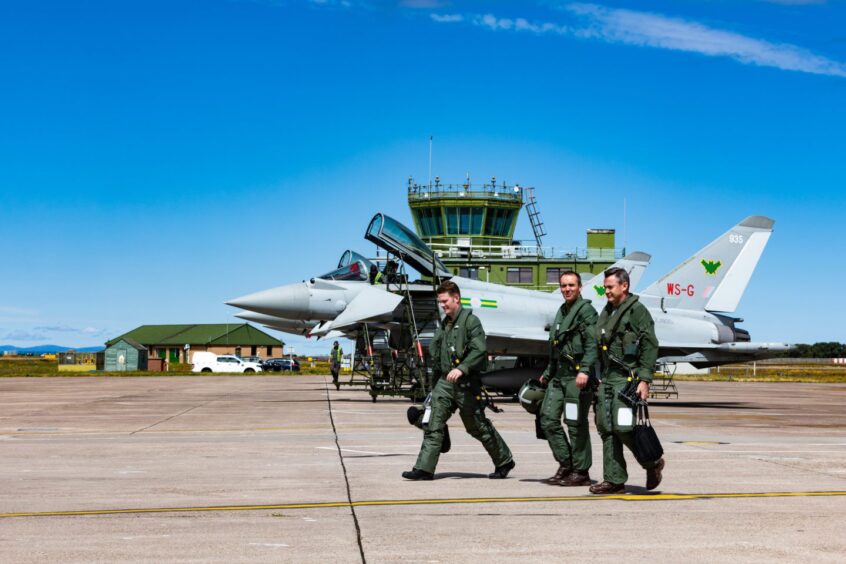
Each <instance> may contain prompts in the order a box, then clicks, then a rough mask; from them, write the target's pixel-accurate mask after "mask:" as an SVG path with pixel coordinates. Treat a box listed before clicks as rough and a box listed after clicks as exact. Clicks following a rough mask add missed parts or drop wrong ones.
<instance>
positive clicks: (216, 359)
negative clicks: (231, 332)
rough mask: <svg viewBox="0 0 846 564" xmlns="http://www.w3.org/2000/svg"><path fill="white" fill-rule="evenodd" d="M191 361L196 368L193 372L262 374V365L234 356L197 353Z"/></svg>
mask: <svg viewBox="0 0 846 564" xmlns="http://www.w3.org/2000/svg"><path fill="white" fill-rule="evenodd" d="M191 360H192V361H193V363H194V366H193V367H192V368H191V372H244V373H249V372H261V371H262V368H261V365H259V364H258V363H255V362H246V361H244V360H243V359H240V358H238V357H237V356H235V355H232V354H215V353H212V352H205V351H199V352H195V353H194V355H193V356H192V358H191Z"/></svg>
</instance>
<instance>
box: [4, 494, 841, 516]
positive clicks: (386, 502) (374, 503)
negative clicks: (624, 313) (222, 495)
mask: <svg viewBox="0 0 846 564" xmlns="http://www.w3.org/2000/svg"><path fill="white" fill-rule="evenodd" d="M833 496H846V491H822V492H749V493H742V492H738V493H701V494H654V495H650V494H623V495H604V496H594V495H590V496H587V495H583V496H550V497H475V498H441V499H382V500H366V501H354V502H352V503H349V502H346V501H332V502H324V503H282V504H276V505H212V506H206V507H203V506H200V507H148V508H135V509H89V510H79V511H32V512H20V513H0V518H8V517H70V516H78V515H121V514H127V513H130V514H138V513H183V512H198V511H205V512H208V511H260V510H269V509H274V510H285V509H330V508H338V507H346V508H348V507H379V506H399V505H446V504H474V503H539V502H540V503H543V502H559V501H610V500H615V501H684V500H698V499H738V498H745V499H756V498H759V499H760V498H774V497H833Z"/></svg>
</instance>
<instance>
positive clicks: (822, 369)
mask: <svg viewBox="0 0 846 564" xmlns="http://www.w3.org/2000/svg"><path fill="white" fill-rule="evenodd" d="M675 379H676V380H679V381H685V380H687V381H706V380H713V381H717V382H819V383H844V382H846V366H838V365H833V364H803V365H796V364H786V365H772V364H769V365H765V366H762V365H758V366H753V365H752V364H751V363H750V364H729V365H726V366H720V367H719V370H718V369H716V368H712V369H711V373H710V374H677V375H676V376H675Z"/></svg>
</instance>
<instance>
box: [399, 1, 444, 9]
mask: <svg viewBox="0 0 846 564" xmlns="http://www.w3.org/2000/svg"><path fill="white" fill-rule="evenodd" d="M443 4H444V2H442V1H441V0H400V3H399V5H400V6H402V7H403V8H428V9H431V8H440V7H441V6H442V5H443Z"/></svg>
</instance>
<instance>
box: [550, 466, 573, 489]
mask: <svg viewBox="0 0 846 564" xmlns="http://www.w3.org/2000/svg"><path fill="white" fill-rule="evenodd" d="M572 471H573V469H572V468H570V466H569V465H567V466H565V465H564V464H561V465H560V466H559V467H558V471H557V472H556V473H555V475H554V476H550V477H549V478H547V479H546V480H544V482H546V483H547V484H552V485H558V482H560V481H561V479H562V478H565V477H566V476H567V475H568V474H570V472H572Z"/></svg>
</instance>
